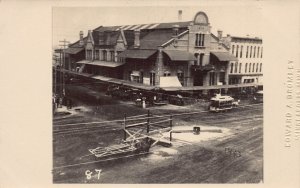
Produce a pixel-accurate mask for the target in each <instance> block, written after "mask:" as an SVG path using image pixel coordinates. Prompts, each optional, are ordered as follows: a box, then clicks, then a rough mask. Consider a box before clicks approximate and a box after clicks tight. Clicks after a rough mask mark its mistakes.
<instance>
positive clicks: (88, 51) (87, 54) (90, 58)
mask: <svg viewBox="0 0 300 188" xmlns="http://www.w3.org/2000/svg"><path fill="white" fill-rule="evenodd" d="M92 53H93V51H92V50H86V59H88V60H92V58H93V56H92Z"/></svg>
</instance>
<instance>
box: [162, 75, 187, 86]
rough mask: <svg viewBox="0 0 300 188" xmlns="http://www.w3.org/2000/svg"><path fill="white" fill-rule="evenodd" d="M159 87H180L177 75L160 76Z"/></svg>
mask: <svg viewBox="0 0 300 188" xmlns="http://www.w3.org/2000/svg"><path fill="white" fill-rule="evenodd" d="M159 87H182V85H181V83H180V82H179V80H178V77H177V76H167V77H160V83H159Z"/></svg>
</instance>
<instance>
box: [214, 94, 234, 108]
mask: <svg viewBox="0 0 300 188" xmlns="http://www.w3.org/2000/svg"><path fill="white" fill-rule="evenodd" d="M238 105H239V101H235V100H234V98H232V97H231V96H221V95H220V94H217V95H216V96H215V97H213V98H211V99H210V105H209V111H210V112H220V111H227V110H231V109H232V108H234V107H237V106H238Z"/></svg>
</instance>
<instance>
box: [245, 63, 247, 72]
mask: <svg viewBox="0 0 300 188" xmlns="http://www.w3.org/2000/svg"><path fill="white" fill-rule="evenodd" d="M247 66H248V63H246V64H245V73H246V72H247Z"/></svg>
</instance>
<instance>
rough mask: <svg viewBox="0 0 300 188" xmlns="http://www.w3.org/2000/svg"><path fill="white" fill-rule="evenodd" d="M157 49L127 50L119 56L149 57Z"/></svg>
mask: <svg viewBox="0 0 300 188" xmlns="http://www.w3.org/2000/svg"><path fill="white" fill-rule="evenodd" d="M155 52H156V50H140V49H136V50H125V51H124V52H122V53H120V54H119V55H118V57H122V58H134V59H148V58H149V57H150V56H151V55H153V54H154V53H155Z"/></svg>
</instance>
